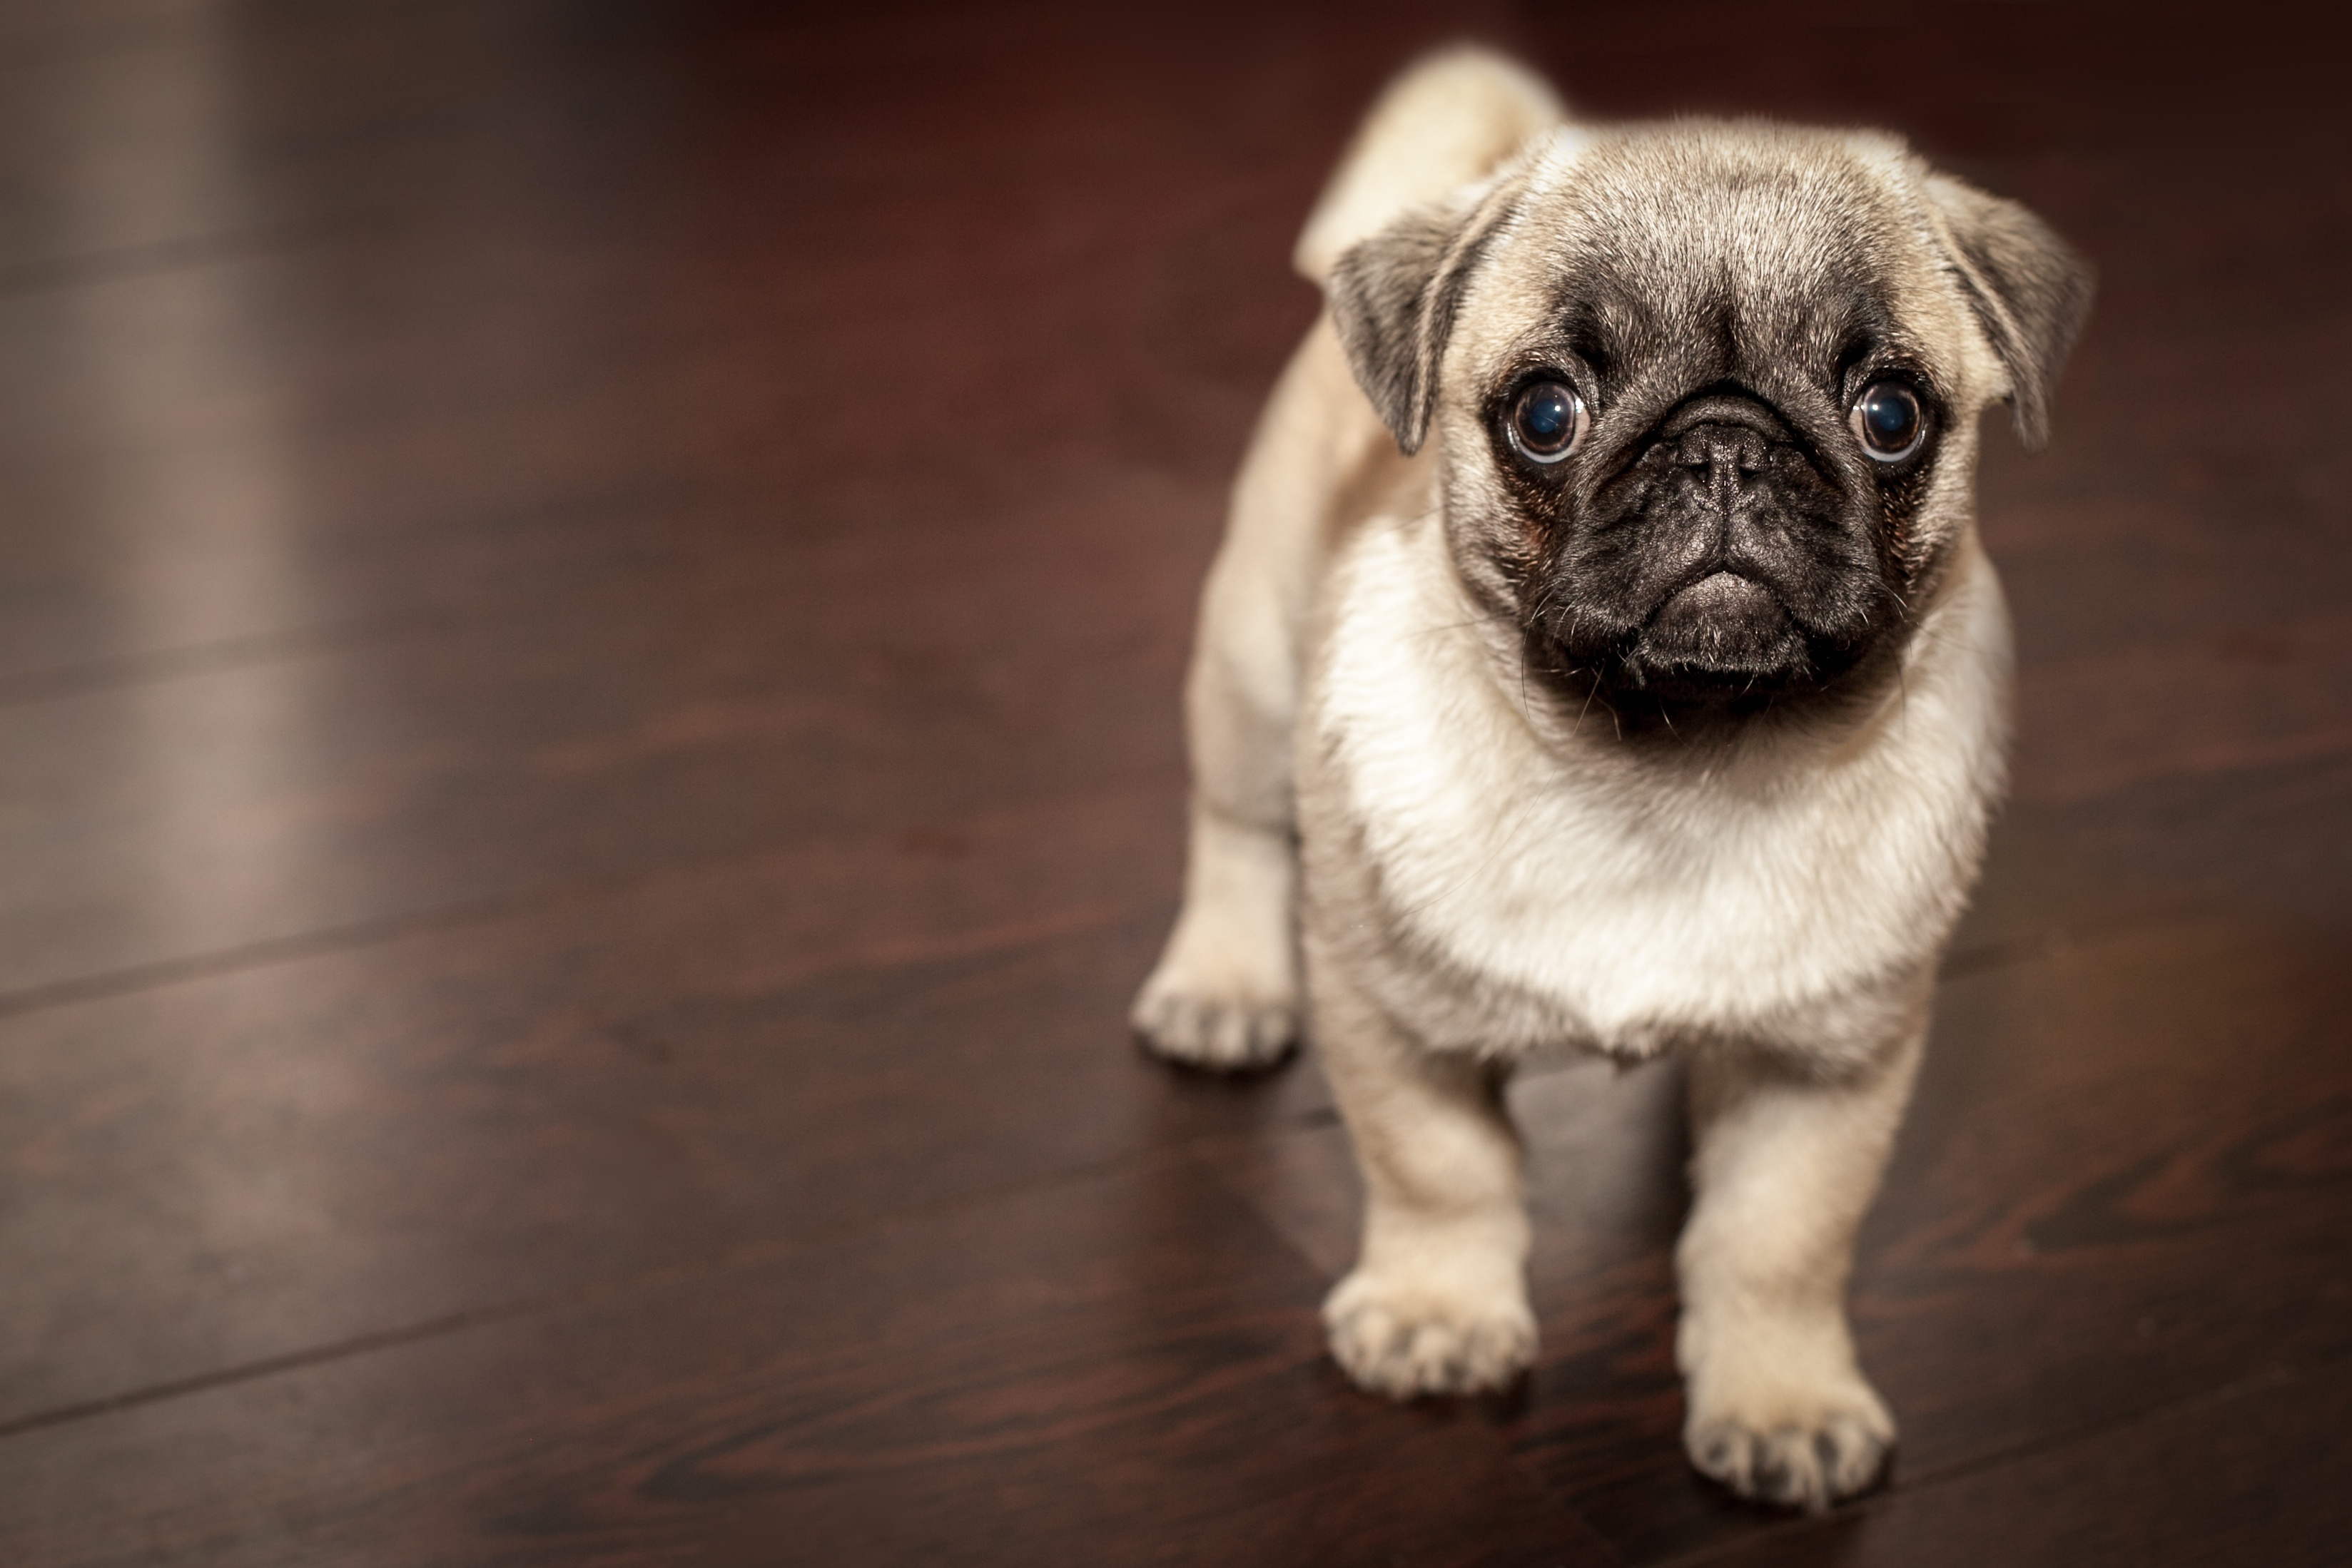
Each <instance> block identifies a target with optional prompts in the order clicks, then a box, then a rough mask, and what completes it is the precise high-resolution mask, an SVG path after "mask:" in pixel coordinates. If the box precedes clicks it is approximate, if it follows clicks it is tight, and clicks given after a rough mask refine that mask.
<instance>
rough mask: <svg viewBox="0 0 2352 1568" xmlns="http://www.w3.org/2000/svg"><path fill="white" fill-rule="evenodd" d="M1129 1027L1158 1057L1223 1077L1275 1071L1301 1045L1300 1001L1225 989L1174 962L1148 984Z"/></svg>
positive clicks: (1273, 991) (1277, 992)
mask: <svg viewBox="0 0 2352 1568" xmlns="http://www.w3.org/2000/svg"><path fill="white" fill-rule="evenodd" d="M1129 1022H1130V1023H1132V1024H1133V1025H1134V1027H1135V1032H1136V1033H1137V1034H1138V1035H1139V1036H1140V1037H1141V1038H1142V1040H1143V1042H1144V1043H1145V1044H1146V1045H1148V1046H1150V1048H1151V1049H1152V1051H1155V1052H1157V1053H1158V1054H1160V1055H1161V1056H1164V1057H1167V1058H1168V1059H1169V1060H1170V1061H1181V1062H1184V1063H1186V1064H1187V1065H1190V1066H1193V1067H1204V1068H1208V1069H1210V1070H1211V1071H1219V1072H1246V1071H1255V1070H1257V1069H1260V1068H1266V1067H1272V1066H1274V1065H1275V1064H1276V1063H1277V1062H1279V1061H1282V1059H1283V1058H1284V1057H1286V1056H1288V1055H1289V1054H1290V1051H1291V1048H1292V1047H1293V1046H1295V1045H1297V1043H1298V1002H1297V998H1296V997H1295V996H1293V995H1291V994H1289V993H1288V992H1287V991H1286V990H1282V989H1280V988H1266V989H1265V990H1258V989H1255V988H1242V987H1236V986H1233V985H1231V984H1226V985H1219V984H1217V983H1216V982H1215V981H1213V980H1212V979H1211V978H1209V977H1205V976H1202V975H1197V974H1195V973H1193V972H1192V967H1191V966H1188V965H1185V964H1183V963H1181V961H1178V960H1175V959H1173V958H1171V960H1170V961H1169V962H1165V963H1162V964H1161V965H1160V967H1159V968H1157V969H1155V970H1153V971H1152V975H1151V977H1150V979H1148V980H1146V981H1145V982H1144V983H1143V989H1142V991H1141V992H1140V993H1139V995H1138V996H1137V997H1136V998H1135V1009H1134V1011H1133V1012H1132V1013H1131V1014H1129Z"/></svg>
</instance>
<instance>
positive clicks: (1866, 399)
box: [1853, 382, 1927, 463]
mask: <svg viewBox="0 0 2352 1568" xmlns="http://www.w3.org/2000/svg"><path fill="white" fill-rule="evenodd" d="M1926 434H1927V416H1926V415H1925V414H1924V413H1921V412H1920V410H1919V399H1918V398H1917V396H1916V395H1915V394H1914V393H1913V392H1912V391H1911V389H1910V388H1909V387H1906V386H1905V385H1904V384H1903V383H1902V382H1871V383H1870V385H1869V386H1867V387H1865V388H1864V389H1863V393H1862V396H1861V398H1860V399H1859V400H1858V401H1857V402H1855V403H1854V405H1853V435H1854V439H1855V440H1857V441H1859V442H1861V443H1862V449H1863V450H1864V452H1867V453H1868V454H1870V455H1871V456H1873V457H1874V458H1876V459H1877V460H1878V461H1879V462H1881V463H1900V462H1902V461H1903V459H1905V458H1906V457H1908V456H1910V455H1911V454H1913V453H1914V452H1916V451H1917V450H1918V449H1919V442H1920V439H1921V438H1922V437H1924V436H1925V435H1926Z"/></svg>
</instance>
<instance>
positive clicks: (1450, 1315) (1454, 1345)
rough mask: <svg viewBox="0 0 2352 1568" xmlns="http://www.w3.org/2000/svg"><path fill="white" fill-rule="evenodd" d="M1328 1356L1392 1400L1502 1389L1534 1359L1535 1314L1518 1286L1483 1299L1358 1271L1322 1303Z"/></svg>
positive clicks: (1470, 1293)
mask: <svg viewBox="0 0 2352 1568" xmlns="http://www.w3.org/2000/svg"><path fill="white" fill-rule="evenodd" d="M1323 1325H1324V1327H1325V1328H1326V1329H1327V1330H1328V1331H1329V1333H1330V1339H1331V1356H1332V1359H1333V1360H1335V1361H1337V1362H1338V1363H1339V1365H1340V1367H1341V1369H1342V1370H1344V1371H1345V1372H1346V1373H1347V1375H1349V1377H1350V1378H1352V1379H1353V1380H1354V1381H1355V1384H1356V1385H1357V1386H1358V1387H1360V1388H1364V1389H1369V1390H1370V1391H1371V1392H1372V1393H1374V1394H1385V1395H1387V1396H1389V1397H1390V1398H1391V1399H1411V1398H1412V1397H1413V1396H1416V1395H1423V1394H1475V1393H1477V1392H1479V1391H1480V1390H1482V1389H1493V1388H1503V1387H1506V1386H1507V1385H1509V1384H1510V1383H1511V1382H1512V1380H1513V1379H1515V1378H1517V1376H1518V1375H1519V1374H1520V1373H1522V1372H1525V1371H1526V1370H1527V1369H1528V1364H1530V1363H1532V1362H1533V1361H1534V1360H1535V1356H1536V1320H1535V1313H1534V1312H1531V1311H1530V1310H1529V1309H1528V1299H1527V1293H1526V1291H1524V1290H1522V1289H1520V1288H1518V1287H1517V1285H1516V1284H1514V1285H1512V1286H1510V1287H1508V1288H1500V1287H1498V1288H1496V1289H1494V1290H1491V1291H1487V1292H1485V1293H1484V1294H1483V1295H1482V1294H1480V1293H1478V1292H1475V1291H1451V1290H1438V1289H1433V1288H1431V1287H1430V1286H1429V1285H1427V1284H1425V1283H1421V1282H1417V1281H1390V1280H1386V1279H1383V1278H1381V1276H1379V1275H1375V1274H1370V1273H1368V1272H1366V1271H1365V1270H1362V1269H1359V1270H1356V1271H1355V1272H1354V1273H1352V1274H1350V1275H1349V1276H1348V1277H1347V1278H1346V1279H1344V1280H1342V1281H1339V1285H1338V1287H1337V1288H1335V1289H1334V1290H1333V1291H1332V1292H1331V1294H1330V1296H1329V1298H1328V1299H1327V1300H1326V1301H1324V1303H1323Z"/></svg>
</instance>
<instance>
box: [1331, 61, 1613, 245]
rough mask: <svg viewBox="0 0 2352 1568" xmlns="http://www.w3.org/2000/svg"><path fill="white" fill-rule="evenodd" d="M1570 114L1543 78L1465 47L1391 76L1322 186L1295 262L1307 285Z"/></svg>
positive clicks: (1521, 67) (1518, 66)
mask: <svg viewBox="0 0 2352 1568" xmlns="http://www.w3.org/2000/svg"><path fill="white" fill-rule="evenodd" d="M1567 118H1568V110H1567V109H1566V108H1565V107H1564V106H1562V104H1561V103H1560V101H1559V97H1558V96H1557V95H1556V94H1554V93H1553V91H1552V89H1551V88H1550V86H1549V84H1547V83H1546V82H1545V81H1544V79H1543V78H1540V77H1538V76H1537V75H1536V74H1535V73H1534V72H1533V71H1530V70H1528V68H1526V67H1525V66H1522V65H1520V64H1518V63H1517V61H1514V60H1508V59H1506V58H1504V57H1502V56H1500V55H1498V54H1496V53H1494V52H1493V51H1492V50H1489V49H1482V48H1475V47H1470V46H1467V45H1464V46H1458V47H1454V48H1451V49H1446V50H1444V51H1442V52H1440V53H1438V54H1434V55H1431V56H1428V57H1426V58H1424V59H1423V60H1421V61H1420V62H1419V63H1418V64H1416V65H1414V66H1412V68H1410V69H1408V70H1407V71H1405V73H1404V74H1403V75H1402V76H1400V77H1398V78H1396V80H1394V81H1392V82H1391V83H1390V84H1389V87H1388V90H1387V91H1385V92H1383V93H1381V99H1380V101H1379V102H1378V103H1376V104H1374V105H1373V106H1372V111H1371V113H1370V114H1369V115H1366V116H1365V117H1364V123H1363V125H1362V126H1361V127H1360V129H1359V130H1358V131H1357V132H1356V139H1355V141H1352V142H1350V143H1349V146H1348V151H1347V152H1345V153H1343V154H1342V155H1341V156H1340V159H1339V168H1338V169H1336V170H1334V171H1333V172H1332V174H1331V181H1330V183H1328V184H1327V185H1325V186H1324V187H1323V196H1322V199H1321V200H1320V201H1318V202H1317V203H1316V204H1315V212H1314V215H1313V216H1311V217H1309V218H1308V219H1307V230H1306V232H1305V233H1304V234H1302V235H1299V236H1298V247H1297V249H1296V250H1294V251H1292V252H1291V254H1290V260H1291V265H1292V266H1294V267H1297V268H1298V270H1299V272H1300V273H1301V274H1302V275H1303V276H1304V277H1306V278H1307V281H1308V282H1309V283H1316V284H1320V283H1321V282H1322V281H1323V280H1324V278H1325V277H1328V276H1329V275H1330V271H1331V267H1332V264H1333V263H1335V262H1337V261H1338V260H1339V253H1340V252H1341V251H1343V250H1346V249H1347V248H1348V247H1349V246H1351V245H1354V244H1355V243H1356V242H1357V241H1358V240H1360V239H1365V238H1369V237H1370V235H1375V234H1377V233H1379V232H1380V231H1381V229H1383V228H1385V227H1387V226H1388V224H1389V222H1390V220H1391V219H1392V218H1394V217H1396V216H1397V215H1398V214H1401V213H1402V212H1404V211H1405V209H1407V208H1408V207H1415V206H1419V205H1421V204H1423V203H1424V202H1433V201H1435V200H1437V199H1438V198H1439V197H1441V196H1443V195H1444V194H1445V193H1448V192H1449V191H1452V190H1453V189H1454V187H1456V186H1458V185H1465V184H1467V183H1470V182H1471V181H1473V180H1475V179H1477V178H1479V177H1480V176H1481V175H1484V174H1485V173H1486V172H1487V171H1489V170H1491V169H1492V168H1494V167H1495V165H1496V164H1497V163H1499V162H1502V161H1503V160H1504V159H1505V158H1507V157H1509V156H1510V155H1511V154H1512V153H1513V152H1517V150H1518V148H1519V145H1520V143H1522V142H1524V141H1527V139H1528V137H1530V136H1532V135H1534V134H1535V133H1536V132H1538V131H1544V130H1548V129H1549V128H1550V127H1552V126H1555V125H1558V124H1559V122H1560V121H1562V120H1565V119H1567Z"/></svg>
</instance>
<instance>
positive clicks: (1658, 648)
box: [1620, 570, 1818, 696]
mask: <svg viewBox="0 0 2352 1568" xmlns="http://www.w3.org/2000/svg"><path fill="white" fill-rule="evenodd" d="M1620 662H1621V663H1622V665H1623V667H1624V671H1625V674H1627V675H1628V676H1629V677H1631V684H1633V685H1638V686H1640V687H1642V688H1643V689H1644V690H1648V691H1654V692H1656V693H1657V694H1658V695H1661V696H1700V695H1715V694H1717V693H1722V692H1738V691H1743V690H1753V689H1759V688H1763V689H1772V690H1778V689H1780V688H1783V687H1786V686H1790V685H1801V684H1806V683H1809V682H1811V680H1812V679H1814V678H1815V677H1816V675H1817V673H1818V672H1817V669H1816V662H1815V659H1814V657H1813V649H1812V647H1811V642H1810V640H1809V639H1808V638H1807V637H1806V635H1805V633H1804V631H1803V629H1802V628H1801V627H1800V626H1799V625H1798V624H1797V622H1796V620H1795V618H1794V617H1793V616H1791V615H1790V613H1789V611H1788V608H1787V606H1785V605H1784V604H1782V603H1781V601H1780V595H1779V594H1777V593H1775V592H1773V591H1772V590H1771V589H1770V588H1769V587H1768V586H1766V585H1765V584H1764V583H1761V582H1759V581H1758V580H1756V579H1754V578H1752V577H1743V576H1741V575H1740V574H1738V572H1734V571H1727V570H1716V571H1711V572H1708V573H1707V574H1706V576H1704V577H1701V578H1699V579H1698V580H1696V581H1694V582H1691V583H1689V584H1687V585H1686V586H1685V587H1684V588H1682V589H1681V590H1679V591H1676V592H1675V593H1674V594H1672V595H1670V596H1668V598H1667V599H1666V601H1664V603H1662V604H1660V605H1659V606H1658V608H1657V610H1656V611H1655V612H1654V613H1653V614H1652V615H1651V616H1650V618H1649V620H1648V621H1646V622H1643V625H1642V627H1641V629H1640V630H1639V631H1637V632H1634V633H1633V637H1632V638H1631V639H1629V640H1628V643H1627V644H1626V646H1625V647H1624V649H1623V651H1622V654H1621V655H1620Z"/></svg>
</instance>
